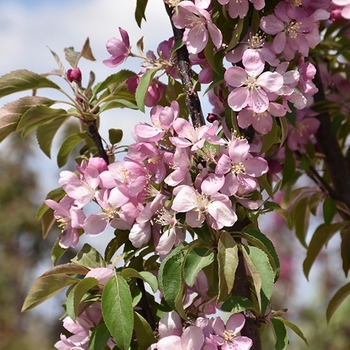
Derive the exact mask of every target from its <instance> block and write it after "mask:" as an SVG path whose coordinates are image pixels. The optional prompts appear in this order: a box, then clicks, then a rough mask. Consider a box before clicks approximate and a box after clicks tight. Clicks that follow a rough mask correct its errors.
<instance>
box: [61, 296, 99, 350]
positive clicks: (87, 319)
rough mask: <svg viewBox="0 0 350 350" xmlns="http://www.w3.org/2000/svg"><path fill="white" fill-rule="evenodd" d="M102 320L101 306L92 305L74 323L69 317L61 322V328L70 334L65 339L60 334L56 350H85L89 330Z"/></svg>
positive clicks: (88, 339) (97, 304) (87, 343)
mask: <svg viewBox="0 0 350 350" xmlns="http://www.w3.org/2000/svg"><path fill="white" fill-rule="evenodd" d="M101 318H102V312H101V304H100V303H93V304H91V306H89V307H88V308H87V309H85V311H83V313H82V314H80V315H79V316H77V318H76V321H75V322H74V321H73V320H72V319H71V318H70V317H69V316H67V317H65V318H64V320H63V327H64V328H65V329H66V330H67V331H69V332H70V333H72V335H71V336H70V337H68V338H67V336H65V335H64V334H61V340H60V341H58V342H57V343H56V344H55V348H56V349H58V350H87V349H88V345H89V341H90V332H91V331H90V329H91V328H94V327H96V326H97V325H98V323H99V322H100V320H101Z"/></svg>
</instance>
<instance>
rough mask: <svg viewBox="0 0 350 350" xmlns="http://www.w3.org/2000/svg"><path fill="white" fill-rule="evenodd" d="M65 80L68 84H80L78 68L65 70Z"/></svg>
mask: <svg viewBox="0 0 350 350" xmlns="http://www.w3.org/2000/svg"><path fill="white" fill-rule="evenodd" d="M67 79H68V81H69V82H71V83H72V82H73V81H74V82H76V83H80V82H81V71H80V69H79V68H78V67H74V68H73V69H68V70H67Z"/></svg>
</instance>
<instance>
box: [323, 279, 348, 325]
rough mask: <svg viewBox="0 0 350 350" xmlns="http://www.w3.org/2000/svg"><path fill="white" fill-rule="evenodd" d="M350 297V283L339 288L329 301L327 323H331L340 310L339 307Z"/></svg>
mask: <svg viewBox="0 0 350 350" xmlns="http://www.w3.org/2000/svg"><path fill="white" fill-rule="evenodd" d="M349 295H350V283H347V284H345V285H344V286H342V287H341V288H339V289H338V290H337V291H336V293H335V294H334V295H333V296H332V298H331V300H330V301H329V304H328V307H327V311H326V316H327V322H329V321H330V320H331V318H332V316H333V315H334V313H335V311H336V310H337V309H338V307H339V305H340V304H341V303H342V302H343V301H344V300H345V299H346V298H347V297H348V296H349Z"/></svg>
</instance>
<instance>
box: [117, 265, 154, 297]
mask: <svg viewBox="0 0 350 350" xmlns="http://www.w3.org/2000/svg"><path fill="white" fill-rule="evenodd" d="M121 274H122V276H123V278H125V279H128V278H140V279H142V280H143V281H145V282H147V283H148V284H149V286H150V287H151V288H152V291H153V293H156V292H157V291H158V282H157V277H156V276H154V275H153V274H152V273H151V272H148V271H141V272H138V271H136V270H135V269H132V268H130V267H127V268H125V269H123V271H122V273H121Z"/></svg>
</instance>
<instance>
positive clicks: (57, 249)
mask: <svg viewBox="0 0 350 350" xmlns="http://www.w3.org/2000/svg"><path fill="white" fill-rule="evenodd" d="M59 242H60V237H58V238H57V239H56V242H55V244H54V245H53V247H52V249H51V262H52V265H53V266H56V265H57V263H58V261H59V259H60V258H61V257H62V255H63V254H64V253H65V252H66V250H67V249H66V248H62V247H61V246H60V245H59Z"/></svg>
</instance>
